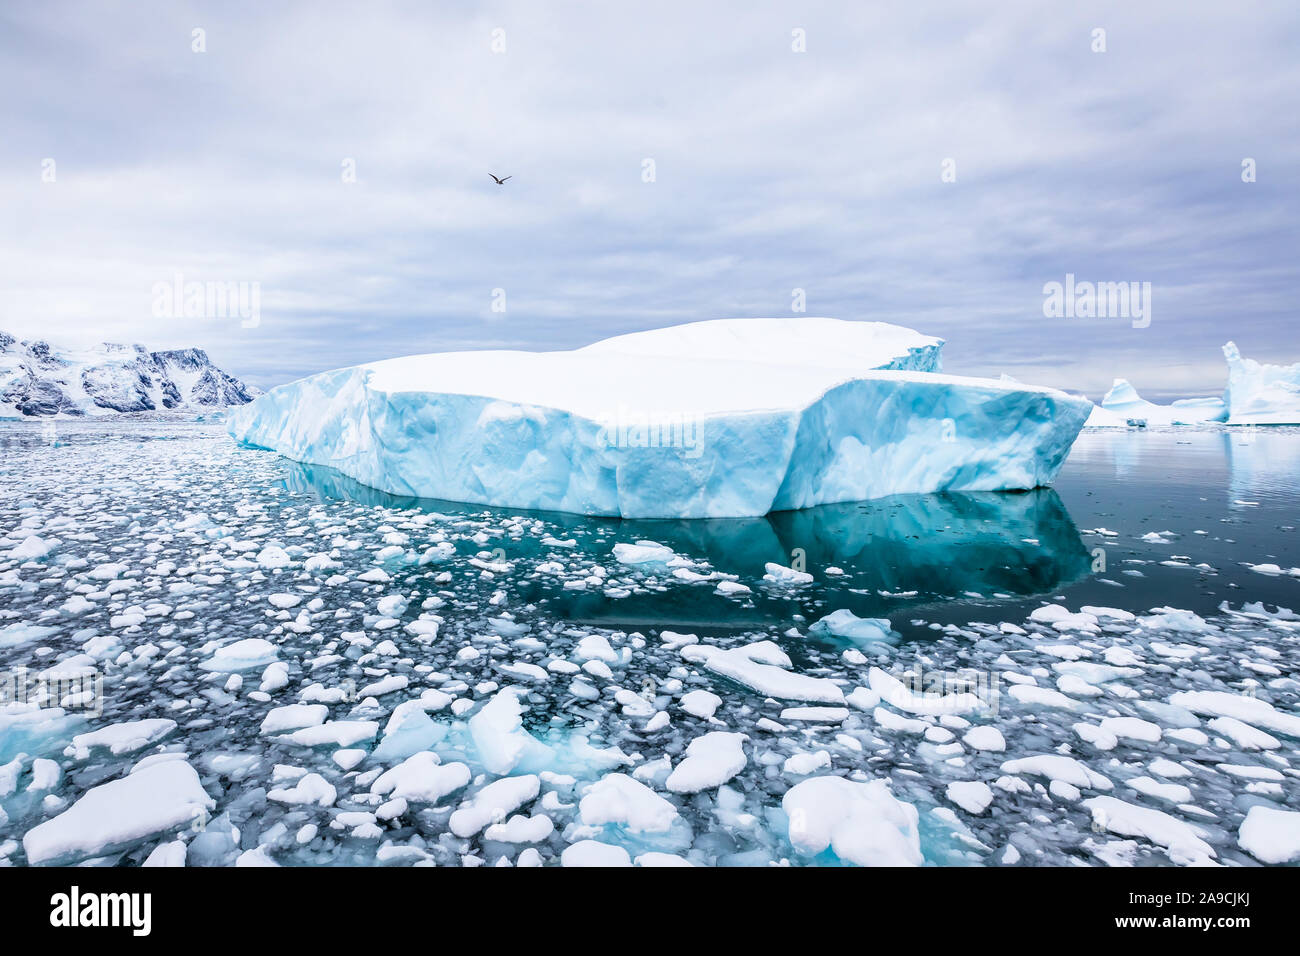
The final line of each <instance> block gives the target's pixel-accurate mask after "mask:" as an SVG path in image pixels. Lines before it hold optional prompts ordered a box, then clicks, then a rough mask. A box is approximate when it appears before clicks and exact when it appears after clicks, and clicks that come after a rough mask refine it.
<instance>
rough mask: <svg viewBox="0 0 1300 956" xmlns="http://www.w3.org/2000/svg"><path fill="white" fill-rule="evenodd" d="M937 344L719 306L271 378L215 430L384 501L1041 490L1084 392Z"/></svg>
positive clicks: (886, 330) (758, 509) (875, 327)
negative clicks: (585, 332)
mask: <svg viewBox="0 0 1300 956" xmlns="http://www.w3.org/2000/svg"><path fill="white" fill-rule="evenodd" d="M942 344H943V343H942V341H941V340H939V339H934V338H931V337H928V336H924V335H921V334H920V333H917V332H914V331H912V330H910V329H905V328H901V327H899V326H894V325H888V324H884V323H871V322H844V321H840V320H836V319H825V318H793V319H726V320H719V321H714V322H700V323H694V324H690V325H684V326H677V327H674V328H669V329H659V330H655V331H651V332H642V333H635V334H631V335H624V336H618V337H616V338H612V339H606V340H604V341H601V342H597V343H595V344H594V345H589V346H587V347H585V348H581V349H577V350H575V351H570V352H510V351H478V352H451V353H435V354H431V355H416V356H408V357H406V358H398V359H390V360H387V361H382V362H375V363H371V364H368V365H359V366H355V367H352V368H344V369H338V370H336V371H332V372H324V373H321V374H319V375H313V376H310V377H308V378H305V379H301V380H299V381H297V382H293V383H291V384H288V385H283V386H281V387H279V388H276V389H273V390H272V391H271V392H269V393H267V394H266V395H264V396H262V397H261V398H260V399H258V400H257V401H255V402H253V403H252V404H250V405H248V406H245V407H244V408H242V409H239V410H238V411H237V412H236V413H235V414H234V415H233V416H232V417H231V419H230V424H229V431H230V434H231V435H233V436H234V437H235V438H237V439H239V440H240V441H243V442H245V443H248V444H251V445H255V446H258V447H261V448H267V449H271V450H274V451H277V452H279V453H280V454H282V455H285V456H286V457H288V458H291V459H294V460H295V461H299V462H305V463H308V464H315V465H327V466H329V467H332V468H334V469H336V470H338V471H340V472H342V473H343V474H345V475H348V476H349V477H351V478H354V479H356V480H358V481H361V482H363V483H364V484H367V485H369V486H371V487H374V488H378V489H381V490H383V491H387V492H390V493H393V494H400V495H412V496H416V497H423V498H441V499H444V500H449V501H461V502H471V503H480V504H490V505H495V506H500V507H515V508H529V509H538V510H557V511H569V512H576V513H580V514H590V515H609V516H621V517H625V518H631V517H641V518H667V517H678V518H715V517H740V516H750V515H763V514H766V513H768V512H770V511H781V510H789V509H796V508H807V507H812V506H814V505H820V504H827V503H832V502H843V501H857V500H865V499H870V498H879V497H883V496H886V495H892V494H905V493H929V492H935V491H997V490H1008V489H1028V488H1035V487H1039V486H1041V485H1045V484H1048V483H1050V482H1051V480H1052V479H1053V478H1054V477H1055V475H1056V473H1057V471H1058V470H1059V469H1060V466H1061V464H1062V463H1063V462H1064V460H1065V457H1066V455H1067V454H1068V452H1069V450H1070V446H1071V444H1072V443H1073V441H1074V439H1075V437H1076V436H1077V435H1078V432H1079V429H1080V428H1081V427H1082V426H1083V423H1084V420H1085V419H1086V418H1087V414H1088V410H1089V407H1090V405H1089V403H1088V402H1087V400H1086V399H1081V398H1076V397H1073V396H1069V395H1066V394H1065V393H1063V392H1060V391H1057V390H1055V389H1051V388H1039V387H1032V386H1026V385H1021V384H1019V383H1016V382H1013V381H1009V380H993V379H979V378H965V377H959V376H953V375H944V374H941V373H940V372H939V366H940V348H941V347H942Z"/></svg>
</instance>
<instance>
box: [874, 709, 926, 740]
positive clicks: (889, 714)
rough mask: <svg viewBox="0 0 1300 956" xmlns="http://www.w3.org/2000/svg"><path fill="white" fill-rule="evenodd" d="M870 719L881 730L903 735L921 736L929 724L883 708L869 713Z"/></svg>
mask: <svg viewBox="0 0 1300 956" xmlns="http://www.w3.org/2000/svg"><path fill="white" fill-rule="evenodd" d="M871 716H872V719H873V720H875V722H876V724H877V726H879V727H880V728H881V729H882V730H898V731H901V732H903V733H905V734H923V733H925V732H926V731H927V730H929V729H930V726H931V725H930V724H928V723H926V722H925V721H924V720H917V719H915V718H913V717H904V716H902V715H901V714H896V713H894V712H893V711H892V710H886V709H885V708H884V707H877V708H876V709H875V710H874V711H872V712H871Z"/></svg>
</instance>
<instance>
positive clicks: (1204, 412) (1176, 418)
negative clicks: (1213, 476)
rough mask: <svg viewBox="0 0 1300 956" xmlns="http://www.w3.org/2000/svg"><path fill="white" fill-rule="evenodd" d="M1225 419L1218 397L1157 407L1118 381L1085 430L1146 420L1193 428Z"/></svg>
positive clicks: (1094, 408)
mask: <svg viewBox="0 0 1300 956" xmlns="http://www.w3.org/2000/svg"><path fill="white" fill-rule="evenodd" d="M1227 417H1228V408H1227V406H1226V405H1225V404H1224V402H1223V399H1221V398H1213V397H1210V398H1185V399H1181V400H1179V401H1176V402H1173V403H1171V404H1169V405H1157V404H1156V403H1155V402H1148V401H1147V400H1146V399H1144V398H1142V396H1140V395H1139V394H1138V393H1137V389H1135V388H1134V387H1133V386H1132V385H1131V384H1130V383H1129V381H1128V380H1127V379H1123V378H1117V379H1115V384H1114V385H1112V386H1111V387H1110V391H1109V392H1107V393H1106V396H1105V397H1104V398H1103V399H1102V400H1101V404H1100V405H1094V406H1093V409H1092V412H1091V413H1090V414H1089V415H1088V422H1087V427H1089V428H1096V427H1104V426H1112V425H1127V424H1128V423H1129V422H1130V421H1145V422H1146V423H1147V424H1148V425H1196V424H1199V423H1201V422H1221V421H1223V420H1224V419H1226V418H1227Z"/></svg>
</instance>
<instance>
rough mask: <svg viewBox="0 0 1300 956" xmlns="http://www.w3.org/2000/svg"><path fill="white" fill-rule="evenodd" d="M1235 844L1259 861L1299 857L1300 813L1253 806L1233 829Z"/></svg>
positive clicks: (1287, 860)
mask: <svg viewBox="0 0 1300 956" xmlns="http://www.w3.org/2000/svg"><path fill="white" fill-rule="evenodd" d="M1237 843H1238V844H1239V845H1240V846H1241V848H1242V849H1243V850H1245V851H1246V852H1247V853H1249V854H1250V855H1251V856H1253V857H1255V859H1257V860H1259V861H1260V862H1261V863H1294V862H1295V861H1296V860H1300V813H1297V812H1295V811H1294V810H1281V809H1278V808H1276V807H1266V806H1262V805H1259V806H1253V807H1251V808H1250V810H1249V811H1248V812H1247V813H1246V819H1245V820H1243V821H1241V828H1240V829H1239V830H1238V831H1237Z"/></svg>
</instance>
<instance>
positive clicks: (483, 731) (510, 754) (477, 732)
mask: <svg viewBox="0 0 1300 956" xmlns="http://www.w3.org/2000/svg"><path fill="white" fill-rule="evenodd" d="M519 692H520V691H519V689H518V688H515V687H503V688H502V689H501V690H499V691H497V692H496V694H494V695H493V697H492V699H491V700H489V701H488V702H487V703H486V704H484V705H483V707H482V708H481V709H480V710H479V712H478V713H477V714H475V715H474V716H473V717H471V718H470V719H469V732H470V736H471V737H472V738H473V740H474V746H475V748H476V749H477V750H478V756H479V759H480V760H481V761H482V762H483V766H485V767H486V768H487V769H488V770H489V771H490V772H492V773H495V774H508V773H510V772H511V771H513V770H515V769H516V768H520V769H541V768H542V767H543V766H545V765H546V764H547V763H548V762H549V759H550V757H551V756H552V751H551V748H550V747H548V746H546V745H545V744H543V743H542V742H541V741H540V740H538V739H537V738H536V737H534V736H533V735H532V734H530V733H529V732H528V731H527V730H525V729H524V722H523V713H524V709H523V706H522V705H521V704H520V703H519V697H518V694H519Z"/></svg>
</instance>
